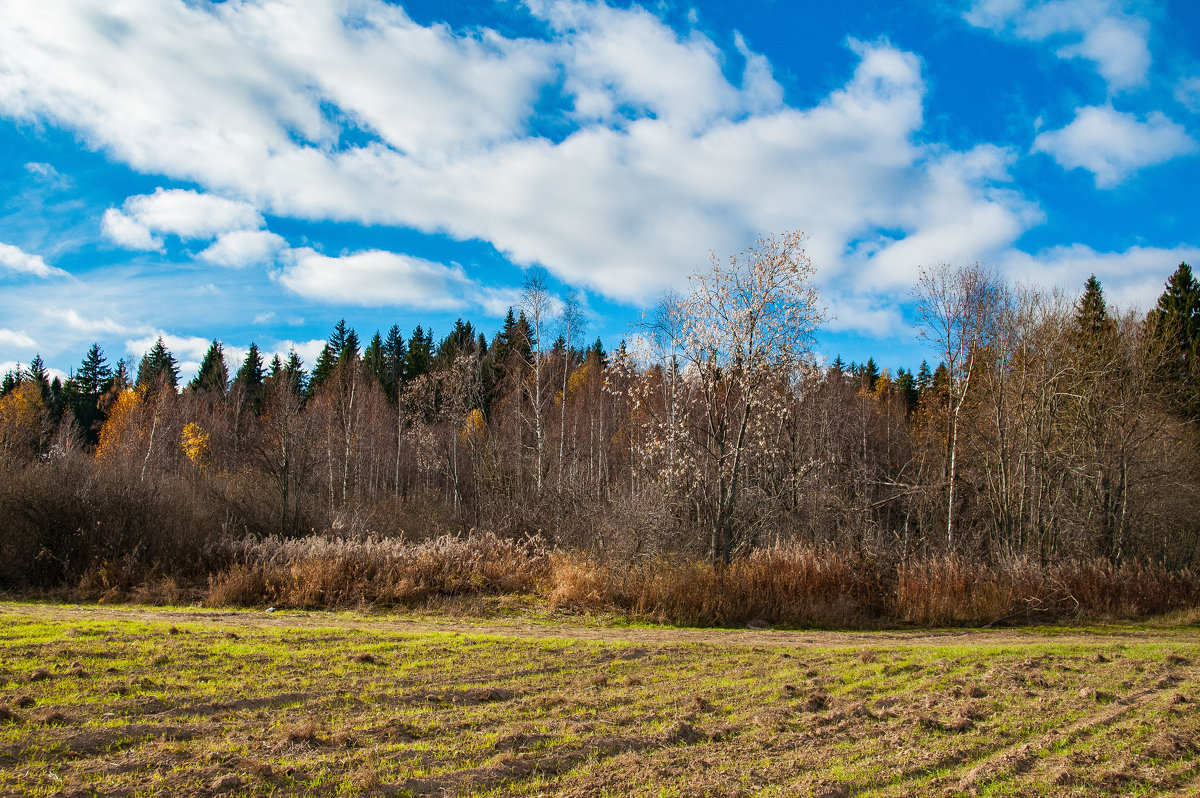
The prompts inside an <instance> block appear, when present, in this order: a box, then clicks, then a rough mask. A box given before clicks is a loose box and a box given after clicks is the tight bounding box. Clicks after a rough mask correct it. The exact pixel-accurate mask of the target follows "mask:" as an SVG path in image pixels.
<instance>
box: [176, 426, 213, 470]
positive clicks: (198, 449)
mask: <svg viewBox="0 0 1200 798" xmlns="http://www.w3.org/2000/svg"><path fill="white" fill-rule="evenodd" d="M208 439H209V435H208V433H207V432H205V430H204V427H201V426H200V425H199V424H197V423H196V422H194V421H189V422H188V423H187V424H186V425H185V426H184V428H183V434H182V435H181V436H180V446H181V447H182V448H183V453H184V454H185V455H187V459H189V460H191V461H192V462H193V463H195V464H196V465H198V466H200V467H201V468H204V466H205V465H206V464H207V460H208Z"/></svg>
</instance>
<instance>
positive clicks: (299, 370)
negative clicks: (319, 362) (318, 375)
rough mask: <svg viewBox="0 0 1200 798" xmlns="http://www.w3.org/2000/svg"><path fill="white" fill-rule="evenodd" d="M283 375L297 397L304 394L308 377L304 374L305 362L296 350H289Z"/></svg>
mask: <svg viewBox="0 0 1200 798" xmlns="http://www.w3.org/2000/svg"><path fill="white" fill-rule="evenodd" d="M283 375H284V379H286V380H287V384H288V387H290V388H291V389H292V391H293V392H294V393H295V394H296V395H297V396H300V395H302V394H303V393H304V388H305V385H304V382H305V376H306V375H305V373H304V361H303V360H301V359H300V356H299V355H297V354H296V350H295V349H289V350H288V359H287V362H286V363H284V364H283Z"/></svg>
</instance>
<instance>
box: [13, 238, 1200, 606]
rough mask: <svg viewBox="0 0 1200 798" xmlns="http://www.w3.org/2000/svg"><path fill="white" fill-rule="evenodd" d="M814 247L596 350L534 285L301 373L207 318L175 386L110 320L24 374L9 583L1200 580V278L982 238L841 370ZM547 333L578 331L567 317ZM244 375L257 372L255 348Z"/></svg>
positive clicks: (1105, 594)
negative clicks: (880, 352) (1123, 282)
mask: <svg viewBox="0 0 1200 798" xmlns="http://www.w3.org/2000/svg"><path fill="white" fill-rule="evenodd" d="M801 244H802V240H801V239H800V238H799V237H796V236H786V237H783V238H779V239H772V240H769V241H765V242H760V244H759V245H757V246H756V247H755V248H753V249H751V250H749V251H747V252H746V253H742V254H741V255H739V256H737V257H735V258H732V259H731V260H730V262H729V263H728V264H714V267H715V268H714V269H713V270H712V271H711V272H709V273H706V274H704V275H700V276H698V277H697V278H696V280H695V281H694V283H693V291H692V292H691V293H690V294H689V295H687V296H684V297H676V298H673V299H667V300H664V302H663V304H662V306H661V307H660V308H659V311H658V313H657V314H655V315H654V317H653V319H652V320H651V322H650V323H648V324H647V325H646V326H645V327H644V328H643V329H642V330H641V331H640V332H639V334H638V335H637V336H636V345H634V344H632V343H631V344H629V345H626V344H625V343H622V345H621V346H619V347H618V348H617V349H616V350H615V351H613V352H611V353H608V352H605V351H604V349H603V347H602V346H601V344H600V342H599V341H597V342H596V343H594V344H593V345H591V346H590V347H585V346H581V345H580V340H579V339H580V338H581V334H580V333H581V329H582V323H581V321H580V314H579V313H578V308H577V304H576V302H575V301H574V300H573V298H572V297H565V298H563V297H554V296H553V295H552V294H551V293H550V292H549V290H548V289H547V287H546V284H545V282H544V281H543V280H541V279H540V278H538V277H536V276H535V277H534V278H533V279H531V281H530V282H529V284H528V285H527V286H526V290H525V292H524V301H523V303H522V307H521V309H520V312H519V313H517V312H510V314H509V316H508V318H507V319H506V321H505V323H504V326H503V328H502V329H501V330H500V331H499V332H497V333H496V334H495V335H494V336H493V337H492V338H491V340H490V341H489V340H488V339H487V337H486V336H484V335H482V334H480V333H479V332H478V331H476V330H475V329H474V327H472V325H470V324H469V323H466V322H460V323H459V324H457V325H456V327H455V329H454V330H452V331H451V333H450V334H449V335H447V336H446V337H445V338H444V339H442V340H441V341H440V342H439V343H437V344H436V345H435V343H434V339H433V336H432V333H431V332H428V331H425V330H423V329H421V328H417V329H416V330H415V331H414V332H413V334H412V336H411V337H409V338H408V339H407V340H406V339H405V338H404V337H403V336H401V335H400V333H399V330H398V328H396V327H393V328H392V329H391V330H390V331H389V333H388V334H387V335H386V336H382V335H379V334H376V335H375V336H374V337H373V338H372V340H371V341H370V342H369V343H368V344H367V346H365V347H363V346H361V343H360V341H359V340H358V337H357V335H356V333H355V332H354V330H352V329H351V328H350V327H348V326H347V325H346V324H345V323H344V322H341V323H339V324H338V326H337V327H336V328H335V330H334V332H333V335H331V337H330V341H329V343H328V345H327V346H326V347H325V350H324V352H323V353H322V354H321V356H320V358H319V359H318V361H317V362H316V363H315V364H314V367H313V369H312V372H311V374H309V373H306V371H305V368H304V364H303V363H301V362H300V360H299V358H298V357H296V356H295V354H294V353H293V354H292V355H291V357H290V358H288V359H281V358H278V357H276V358H275V360H274V361H273V362H272V363H269V364H266V363H264V362H263V360H262V356H261V354H260V353H259V352H258V350H257V348H256V347H252V348H251V351H250V354H249V355H248V356H247V358H246V359H245V361H244V362H243V363H242V364H241V366H240V368H238V369H237V370H236V371H233V370H232V369H231V368H230V367H229V365H228V364H227V363H226V362H225V359H224V353H223V349H222V346H221V344H220V343H219V342H216V341H214V343H213V346H212V348H211V349H210V351H209V354H208V356H207V357H206V358H205V360H204V363H203V364H202V366H201V368H200V371H199V373H198V374H197V375H196V377H195V379H193V380H192V381H191V382H190V383H189V384H188V385H186V386H183V387H182V389H180V387H179V386H178V385H177V380H178V370H177V367H176V365H175V362H174V358H173V357H172V356H171V354H170V352H169V351H167V348H166V346H165V345H163V344H162V342H159V343H158V344H156V346H155V347H154V348H153V349H152V350H151V351H150V352H148V353H147V355H146V357H144V358H143V359H142V361H141V363H140V364H139V367H138V368H137V370H136V378H135V377H134V376H133V372H134V369H133V368H132V364H128V365H127V364H124V363H120V364H117V367H116V368H115V369H113V368H110V367H109V366H108V364H107V362H106V360H105V358H104V355H103V353H102V352H101V351H100V348H99V346H93V347H92V349H91V350H90V351H89V352H88V353H87V354H86V355H85V357H84V359H83V361H82V362H81V363H80V365H79V367H78V368H77V369H76V370H75V372H74V373H73V375H72V377H71V379H70V380H69V381H67V382H66V383H65V384H61V383H57V382H53V381H50V380H48V379H47V376H46V373H45V368H44V365H43V364H42V363H41V361H40V358H35V360H34V361H33V362H32V363H31V365H30V368H29V369H24V370H21V371H20V372H19V373H12V374H9V375H7V376H6V378H5V380H4V383H3V386H0V391H2V395H0V587H2V588H4V589H7V590H9V591H29V590H51V589H70V590H75V591H77V592H79V593H80V594H81V595H88V596H92V597H99V596H105V595H107V596H109V597H115V596H122V597H140V598H142V599H157V600H164V601H171V600H178V599H179V598H180V597H181V596H191V595H198V596H201V597H203V598H206V599H207V600H209V601H211V602H214V603H234V604H273V605H275V606H346V605H359V604H382V605H392V604H404V605H414V604H420V603H426V602H429V601H436V600H440V599H441V598H442V597H446V596H459V595H476V594H489V593H490V594H503V593H532V594H538V595H541V596H544V597H545V598H546V599H547V600H548V601H549V602H550V603H551V604H554V605H556V606H566V607H574V608H580V609H601V608H607V609H612V610H619V611H624V612H628V613H631V614H633V615H637V616H642V617H652V618H660V619H664V620H670V621H674V622H680V623H697V624H710V623H717V624H742V623H747V622H751V621H755V620H762V621H766V622H770V623H787V624H820V625H850V624H869V623H877V622H880V621H881V620H883V621H902V622H914V623H990V622H996V621H1001V620H1005V619H1014V618H1023V617H1031V616H1046V615H1049V616H1086V617H1110V616H1111V617H1131V616H1143V615H1148V614H1152V613H1157V612H1164V611H1167V610H1171V609H1178V608H1181V607H1189V606H1194V605H1195V604H1196V603H1197V601H1198V600H1200V585H1198V583H1197V579H1196V578H1195V576H1194V575H1193V570H1194V569H1195V568H1196V567H1197V560H1198V559H1200V520H1198V515H1197V513H1196V512H1195V507H1196V506H1197V501H1198V500H1200V367H1198V364H1200V287H1198V286H1197V283H1196V281H1195V279H1194V278H1193V277H1192V275H1191V271H1190V269H1189V268H1188V267H1187V265H1186V264H1182V265H1180V267H1179V269H1178V270H1177V271H1176V272H1175V273H1174V274H1173V275H1171V277H1170V279H1169V280H1168V282H1167V285H1166V287H1165V290H1164V293H1163V296H1162V298H1161V299H1160V301H1159V303H1158V306H1157V307H1156V308H1154V309H1153V310H1152V311H1151V312H1150V313H1149V314H1148V315H1146V316H1135V315H1133V314H1118V313H1116V312H1115V311H1113V309H1111V308H1110V307H1109V306H1108V305H1107V303H1106V302H1105V301H1104V297H1103V292H1102V289H1101V286H1100V284H1099V283H1098V282H1097V281H1095V279H1094V278H1093V279H1092V280H1090V281H1089V282H1088V284H1087V285H1086V286H1085V287H1084V291H1083V293H1082V294H1081V295H1080V296H1079V297H1077V298H1074V299H1071V298H1068V297H1065V296H1063V295H1061V294H1057V293H1050V294H1046V293H1039V292H1036V291H1032V290H1023V289H1022V290H1018V289H1015V288H1013V287H1011V286H1008V285H1005V284H1004V283H1003V282H1001V281H999V280H998V279H996V278H995V277H994V276H993V275H989V274H988V273H987V272H985V271H984V270H981V269H979V268H978V267H960V268H952V267H948V266H943V267H937V268H934V269H930V270H927V271H926V272H924V273H923V275H922V278H921V282H920V285H919V286H918V289H917V292H916V293H917V299H918V303H919V308H920V314H921V321H922V325H923V329H924V330H925V334H926V336H927V337H928V339H929V342H930V344H931V345H932V346H934V347H935V348H936V349H937V350H938V351H939V352H940V356H941V359H942V361H943V362H942V363H940V364H939V365H938V366H937V368H935V369H930V368H929V367H928V366H926V365H925V364H922V367H921V368H920V369H919V370H918V371H917V372H915V373H914V372H912V371H908V370H905V369H900V370H898V371H897V372H896V373H895V374H891V373H889V372H887V371H886V370H883V371H881V370H879V369H878V367H877V366H876V365H875V363H874V362H873V361H868V362H867V363H866V364H863V365H858V364H851V366H849V367H847V366H846V365H845V364H843V363H842V362H841V360H840V359H838V360H835V361H834V362H833V363H831V364H823V365H819V364H817V363H815V362H814V361H813V360H812V357H811V349H810V344H811V336H812V333H813V332H814V330H816V329H817V327H818V325H819V324H820V323H821V322H822V314H821V312H820V309H819V302H818V299H817V297H816V295H815V292H814V291H813V290H812V288H811V284H810V277H811V266H810V265H809V264H808V261H807V259H806V258H805V256H804V252H803V249H802V248H801ZM556 336H557V340H555V337H556ZM231 373H233V376H232V378H231V377H230V374H231Z"/></svg>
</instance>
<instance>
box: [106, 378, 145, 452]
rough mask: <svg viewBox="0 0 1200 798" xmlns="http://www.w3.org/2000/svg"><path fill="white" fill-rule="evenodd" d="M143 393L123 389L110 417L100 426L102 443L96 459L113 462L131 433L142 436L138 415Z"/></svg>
mask: <svg viewBox="0 0 1200 798" xmlns="http://www.w3.org/2000/svg"><path fill="white" fill-rule="evenodd" d="M141 408H142V395H141V394H140V393H139V392H138V391H135V390H133V389H132V388H127V389H125V390H123V391H121V393H120V395H118V396H117V399H116V401H115V402H113V406H112V408H111V409H110V410H109V411H108V418H107V419H106V420H105V422H104V426H103V427H101V428H100V443H99V444H98V445H97V446H96V459H97V460H100V461H102V462H105V461H107V462H111V461H112V460H113V459H114V458H115V457H116V455H117V453H118V452H119V451H120V450H121V449H123V448H125V445H126V442H127V441H128V439H129V437H130V436H131V435H134V436H137V437H139V438H140V437H141V436H140V432H141V431H140V429H139V424H138V421H139V419H138V416H139V415H141Z"/></svg>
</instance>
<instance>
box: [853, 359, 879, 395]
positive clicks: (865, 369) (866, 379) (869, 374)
mask: <svg viewBox="0 0 1200 798" xmlns="http://www.w3.org/2000/svg"><path fill="white" fill-rule="evenodd" d="M858 381H859V386H860V387H861V388H862V389H863V390H866V391H873V390H875V383H876V382H878V381H879V365H878V364H877V363H876V362H875V358H873V357H868V358H867V362H866V363H864V364H863V365H862V367H861V369H860V371H859V373H858Z"/></svg>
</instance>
